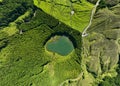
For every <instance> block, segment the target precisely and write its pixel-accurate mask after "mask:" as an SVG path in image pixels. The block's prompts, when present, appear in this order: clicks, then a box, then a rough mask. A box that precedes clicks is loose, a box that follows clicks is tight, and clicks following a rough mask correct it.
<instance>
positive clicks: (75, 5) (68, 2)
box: [34, 0, 94, 32]
mask: <svg viewBox="0 0 120 86" xmlns="http://www.w3.org/2000/svg"><path fill="white" fill-rule="evenodd" d="M34 4H35V5H36V6H37V7H39V8H41V9H42V10H43V11H44V12H46V13H48V14H50V15H52V16H54V17H55V18H56V19H59V21H61V22H63V23H65V24H66V25H68V26H70V27H72V28H74V29H76V30H78V31H80V32H82V31H83V30H84V28H85V27H87V25H88V23H89V20H90V15H91V11H92V9H93V6H94V5H92V4H90V3H89V2H87V1H86V0H63V1H62V0H45V1H44V0H34Z"/></svg>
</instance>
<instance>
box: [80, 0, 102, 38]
mask: <svg viewBox="0 0 120 86" xmlns="http://www.w3.org/2000/svg"><path fill="white" fill-rule="evenodd" d="M100 1H101V0H98V1H97V2H96V4H95V6H94V8H93V10H92V12H91V17H90V21H89V24H88V25H87V27H86V28H85V29H84V31H83V32H82V37H85V36H87V35H88V34H87V30H88V28H89V27H90V26H91V24H92V20H93V17H94V14H95V12H96V8H97V7H98V5H99V3H100Z"/></svg>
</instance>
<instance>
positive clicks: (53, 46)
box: [46, 36, 74, 56]
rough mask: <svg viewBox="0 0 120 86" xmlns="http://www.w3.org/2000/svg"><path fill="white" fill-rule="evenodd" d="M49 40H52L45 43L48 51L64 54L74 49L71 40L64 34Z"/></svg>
mask: <svg viewBox="0 0 120 86" xmlns="http://www.w3.org/2000/svg"><path fill="white" fill-rule="evenodd" d="M51 40H52V41H50V42H48V43H47V44H46V48H47V50H48V51H51V52H55V53H58V54H60V55H62V56H65V55H68V54H69V53H70V52H72V50H73V49H74V46H73V44H72V42H71V41H70V40H69V39H68V38H67V37H65V36H59V37H57V38H53V39H51Z"/></svg>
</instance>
